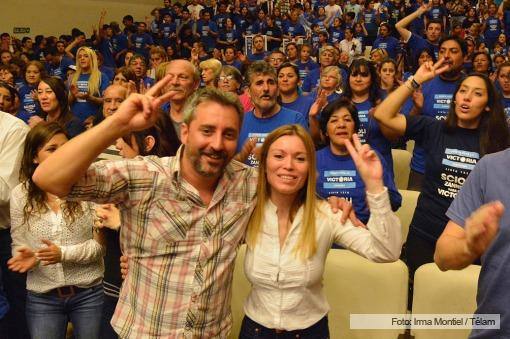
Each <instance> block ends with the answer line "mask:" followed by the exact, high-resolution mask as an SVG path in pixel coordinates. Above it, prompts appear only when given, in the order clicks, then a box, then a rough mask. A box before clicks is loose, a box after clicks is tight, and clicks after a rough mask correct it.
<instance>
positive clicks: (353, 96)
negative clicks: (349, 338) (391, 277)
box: [0, 0, 510, 338]
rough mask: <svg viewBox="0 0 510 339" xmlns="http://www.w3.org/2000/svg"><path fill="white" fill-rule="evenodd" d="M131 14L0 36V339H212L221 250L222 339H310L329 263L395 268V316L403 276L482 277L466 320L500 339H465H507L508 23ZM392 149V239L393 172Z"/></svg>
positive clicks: (370, 7)
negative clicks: (405, 153) (338, 259)
mask: <svg viewBox="0 0 510 339" xmlns="http://www.w3.org/2000/svg"><path fill="white" fill-rule="evenodd" d="M144 14H146V13H139V14H138V15H137V16H139V17H140V18H141V17H142V16H144ZM150 14H151V17H145V20H142V21H135V19H134V17H133V16H132V15H126V16H124V18H123V20H122V27H121V25H120V24H119V23H117V22H116V21H111V22H110V23H106V18H107V16H108V13H107V12H106V11H102V12H101V13H100V14H99V18H98V22H97V28H96V27H95V28H94V29H93V32H91V33H92V34H91V35H90V36H87V35H86V33H84V32H83V31H81V30H80V29H78V28H75V29H73V30H72V32H71V34H70V35H66V34H63V35H61V36H59V37H58V38H57V37H54V36H46V37H45V36H42V35H38V36H36V37H35V38H34V40H32V38H31V37H23V38H22V39H21V40H18V39H16V38H14V37H11V36H10V35H9V34H8V33H3V34H1V35H0V196H1V201H0V266H1V271H0V277H1V280H0V338H4V337H5V338H29V337H31V338H64V337H65V336H66V329H67V324H68V322H71V323H72V325H73V332H74V335H75V337H77V338H119V337H120V338H149V337H164V338H171V337H180V336H183V337H185V338H188V337H189V338H216V337H218V338H225V337H227V336H228V335H229V333H230V328H231V322H232V318H231V317H230V295H231V285H232V276H233V267H234V262H235V257H236V254H237V249H238V247H239V245H240V244H241V243H246V245H247V253H246V258H245V263H244V269H245V273H246V277H247V279H248V280H249V281H250V282H251V284H252V290H251V292H250V294H249V296H248V298H247V300H246V302H245V306H244V311H245V318H244V320H243V324H242V328H241V333H240V334H239V337H240V338H255V337H257V338H260V337H262V338H271V337H272V336H274V335H275V334H282V333H284V334H289V335H292V336H299V337H302V338H328V337H329V330H328V318H327V313H328V309H329V306H328V303H327V300H326V299H325V297H324V295H323V293H322V273H323V270H324V262H325V258H326V256H327V253H328V251H329V250H330V249H331V248H343V249H348V250H351V251H354V252H356V253H358V254H359V255H362V256H364V257H366V258H368V259H370V260H372V261H375V262H390V261H395V260H398V259H399V258H401V259H402V260H403V261H404V262H405V263H406V264H407V266H408V268H409V274H410V282H411V284H410V287H411V290H410V292H411V293H410V296H411V297H410V300H411V298H412V281H413V276H414V272H415V271H416V270H417V269H418V267H420V266H421V265H423V264H426V263H431V262H434V261H435V262H436V263H437V265H438V266H439V267H440V268H441V269H443V270H446V269H461V268H464V267H466V266H468V265H470V264H481V265H482V267H483V269H482V273H481V275H480V281H479V290H478V309H477V312H478V313H499V314H501V329H499V330H494V329H482V330H474V331H473V333H472V336H473V337H476V338H494V337H507V336H510V327H509V326H508V324H510V315H509V314H508V312H507V310H506V309H505V307H506V305H507V303H506V301H508V298H509V295H508V293H507V292H506V291H505V289H504V281H505V279H506V278H507V277H508V276H509V275H510V269H509V268H508V266H507V265H505V261H506V259H509V256H510V252H509V251H508V249H507V248H508V247H507V246H505V245H506V243H505V242H506V239H507V236H506V235H507V233H508V232H507V231H506V228H507V227H508V226H510V222H509V221H508V219H507V218H508V217H507V216H506V215H505V214H504V207H503V206H502V204H501V202H502V203H503V205H505V204H506V203H510V201H509V196H508V189H507V188H508V187H509V184H510V183H509V182H508V179H507V176H506V175H505V168H506V167H507V166H508V159H507V158H508V156H509V155H508V154H509V153H508V152H509V151H507V150H506V149H507V148H508V146H509V143H510V133H509V124H508V122H509V121H510V59H509V58H510V51H509V49H508V44H507V36H508V34H510V1H508V0H505V1H503V2H500V3H497V2H495V1H493V0H486V1H481V0H480V1H478V0H455V1H442V0H431V1H430V2H424V1H423V0H414V1H402V0H387V1H379V0H350V1H335V0H328V1H325V0H311V1H309V0H304V1H297V0H292V1H290V0H277V1H274V2H272V1H260V0H258V1H251V0H237V1H234V2H232V1H221V0H220V1H205V0H204V1H199V0H191V1H187V2H186V4H185V5H183V4H182V2H175V3H171V1H169V0H165V1H163V4H162V7H160V8H155V9H154V10H153V11H151V13H150ZM409 140H414V142H415V146H414V149H413V156H412V160H411V164H410V167H411V168H410V175H409V186H408V187H407V188H408V189H410V190H417V191H420V196H419V199H418V202H417V206H416V210H415V213H414V216H413V219H412V221H411V225H410V229H409V234H408V236H407V239H402V238H401V237H402V236H401V234H402V232H401V227H400V221H399V219H398V218H397V217H396V215H395V211H397V210H398V209H399V208H400V206H401V204H402V197H401V195H400V193H399V189H398V188H397V187H396V184H395V173H394V170H393V157H392V149H394V148H405V145H406V142H407V141H409ZM46 160H48V161H46ZM489 173H490V175H489ZM495 200H499V201H500V202H493V201H495ZM337 210H341V213H338V214H337V213H336V212H337ZM500 228H501V230H499V232H498V229H500ZM121 257H122V258H123V262H124V264H123V267H124V268H125V272H124V274H125V277H124V279H123V277H122V275H121V269H120V259H121ZM409 306H410V307H411V305H409ZM236 335H237V334H236Z"/></svg>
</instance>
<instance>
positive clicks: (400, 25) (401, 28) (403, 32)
mask: <svg viewBox="0 0 510 339" xmlns="http://www.w3.org/2000/svg"><path fill="white" fill-rule="evenodd" d="M430 8H432V3H429V4H423V5H422V6H421V7H420V8H418V9H417V10H416V11H414V12H413V13H411V14H409V15H408V16H406V17H404V18H403V19H402V20H400V21H399V22H397V24H396V25H395V28H396V29H397V31H398V33H399V34H400V36H401V37H402V38H403V39H404V41H406V42H407V41H408V40H409V38H410V37H411V31H410V30H408V29H407V26H409V25H410V24H411V22H413V21H414V20H415V19H417V18H419V17H421V16H422V14H423V13H426V12H428V11H429V10H430Z"/></svg>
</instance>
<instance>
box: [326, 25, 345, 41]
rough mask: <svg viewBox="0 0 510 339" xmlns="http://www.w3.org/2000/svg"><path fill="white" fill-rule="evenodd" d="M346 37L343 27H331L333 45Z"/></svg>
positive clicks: (330, 35)
mask: <svg viewBox="0 0 510 339" xmlns="http://www.w3.org/2000/svg"><path fill="white" fill-rule="evenodd" d="M344 37H345V35H344V30H343V29H342V28H341V27H338V28H335V27H333V26H331V28H330V29H329V42H331V43H332V44H336V43H340V41H342V40H343V39H344Z"/></svg>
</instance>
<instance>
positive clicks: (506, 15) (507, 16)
mask: <svg viewBox="0 0 510 339" xmlns="http://www.w3.org/2000/svg"><path fill="white" fill-rule="evenodd" d="M503 27H504V28H505V35H506V36H508V35H509V33H510V10H505V11H504V12H503Z"/></svg>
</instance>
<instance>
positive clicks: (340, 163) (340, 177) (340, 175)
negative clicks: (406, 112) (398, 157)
mask: <svg viewBox="0 0 510 339" xmlns="http://www.w3.org/2000/svg"><path fill="white" fill-rule="evenodd" d="M376 152H377V151H376ZM379 159H380V160H381V164H382V166H383V173H384V174H383V181H384V186H386V187H388V193H389V195H390V202H391V207H392V209H393V210H394V211H395V210H397V209H398V208H399V207H400V205H401V204H402V196H401V195H400V193H399V192H398V189H397V188H396V186H395V182H394V181H393V178H392V177H391V172H390V171H389V169H388V165H387V164H386V162H385V161H384V158H383V157H381V156H379ZM317 172H318V176H317V184H316V185H317V186H316V187H317V188H316V190H317V194H318V195H320V196H321V197H322V198H325V199H326V198H328V197H330V196H337V197H342V198H345V199H347V200H348V201H350V202H351V203H352V205H353V207H354V210H355V212H356V216H357V217H358V219H359V220H361V221H362V222H363V223H364V224H366V223H367V222H368V219H369V217H370V210H369V208H368V204H367V199H366V191H365V183H364V182H363V180H362V179H361V176H360V175H359V173H358V170H357V169H356V165H355V164H354V161H353V160H352V158H351V157H350V156H349V155H336V154H333V152H331V148H330V147H328V146H326V147H324V148H323V149H321V150H319V151H318V152H317Z"/></svg>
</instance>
